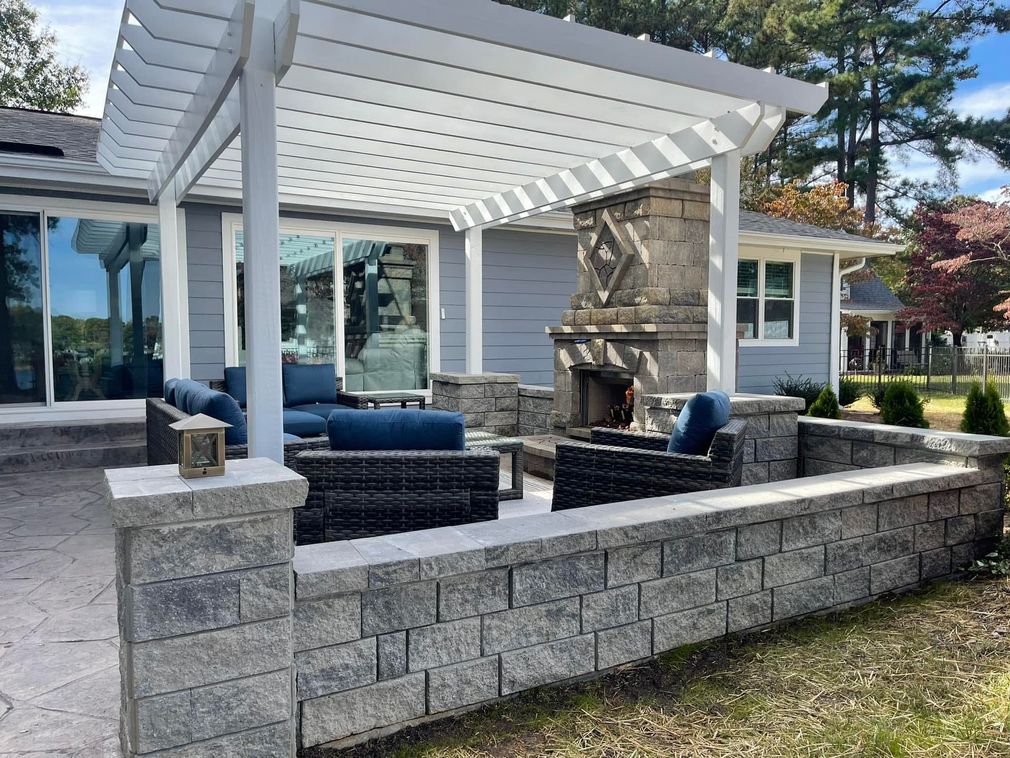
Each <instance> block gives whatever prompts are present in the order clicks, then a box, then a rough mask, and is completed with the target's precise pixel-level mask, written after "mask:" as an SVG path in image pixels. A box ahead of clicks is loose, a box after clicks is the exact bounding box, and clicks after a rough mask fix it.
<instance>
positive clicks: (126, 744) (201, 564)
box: [106, 458, 308, 758]
mask: <svg viewBox="0 0 1010 758" xmlns="http://www.w3.org/2000/svg"><path fill="white" fill-rule="evenodd" d="M177 471H178V469H177V467H176V466H174V465H169V466H150V467H143V468H130V469H112V470H109V471H107V472H106V483H107V502H108V505H109V509H110V511H111V514H112V522H113V525H114V526H115V528H116V585H117V590H118V595H119V639H120V648H119V649H120V656H119V660H120V664H119V668H120V680H121V693H122V694H121V703H122V710H121V716H120V737H121V742H122V749H123V755H125V756H127V757H128V758H133V756H143V755H148V754H152V753H156V754H157V755H158V756H180V757H181V756H195V755H254V754H255V755H270V756H294V755H295V725H296V719H295V708H294V703H295V701H294V698H293V686H294V685H293V682H294V664H293V662H294V652H293V645H292V608H293V605H294V583H293V574H292V568H291V559H292V556H293V554H294V542H293V539H292V511H291V509H292V508H295V507H298V506H300V505H302V504H303V503H304V502H305V497H306V495H307V494H308V483H307V482H306V481H305V479H304V478H303V477H301V476H299V475H298V474H295V473H294V472H293V471H290V470H289V469H286V468H284V467H283V466H281V465H280V464H277V463H275V462H273V461H271V460H269V459H266V458H253V459H248V460H236V461H229V462H228V468H227V472H226V473H225V475H224V476H220V477H213V478H206V479H190V480H186V479H182V478H181V477H179V476H178V473H177ZM162 751H163V752H162Z"/></svg>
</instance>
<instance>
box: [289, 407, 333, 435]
mask: <svg viewBox="0 0 1010 758" xmlns="http://www.w3.org/2000/svg"><path fill="white" fill-rule="evenodd" d="M325 431H326V420H325V419H322V418H320V417H319V416H316V415H314V414H312V413H305V411H293V410H291V409H290V408H285V409H284V433H285V434H294V435H295V436H297V437H318V436H319V435H321V434H322V433H323V432H325Z"/></svg>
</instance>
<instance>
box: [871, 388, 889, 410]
mask: <svg viewBox="0 0 1010 758" xmlns="http://www.w3.org/2000/svg"><path fill="white" fill-rule="evenodd" d="M887 386H888V385H886V384H877V385H875V386H874V387H873V389H872V390H870V391H869V393H868V394H869V396H870V402H871V403H873V407H874V408H876V409H877V410H878V411H879V410H880V407H881V406H882V405H883V404H884V393H885V392H887Z"/></svg>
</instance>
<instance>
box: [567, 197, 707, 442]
mask: <svg viewBox="0 0 1010 758" xmlns="http://www.w3.org/2000/svg"><path fill="white" fill-rule="evenodd" d="M708 209H709V204H708V187H706V186H702V185H697V184H692V183H690V182H687V181H683V180H680V179H668V180H666V181H663V182H659V183H657V184H654V185H651V186H649V187H643V188H640V189H636V190H632V191H629V192H626V193H623V194H620V195H615V196H613V197H609V198H604V199H601V200H599V201H594V202H592V203H588V204H586V205H582V206H578V207H576V208H575V209H574V223H575V229H576V231H577V232H578V244H579V250H578V265H579V274H578V284H577V292H576V293H575V294H574V295H573V296H572V302H571V305H572V307H571V310H567V311H565V312H564V313H563V314H562V319H561V325H560V326H553V327H548V329H547V332H548V334H549V335H550V337H551V339H553V340H554V390H555V392H554V410H553V413H552V416H551V422H552V424H553V426H554V427H555V428H560V429H562V430H564V429H568V428H572V427H577V426H583V425H585V424H586V423H587V421H588V422H592V421H595V420H596V419H592V418H588V417H587V416H590V415H594V414H593V411H592V409H590V410H589V412H588V413H586V412H584V409H583V406H582V404H583V401H584V400H586V398H587V396H588V397H590V398H591V397H592V396H591V395H589V394H588V393H587V392H586V391H585V390H586V386H587V382H586V380H585V377H584V376H583V374H584V372H590V373H591V374H599V375H601V376H604V377H613V376H627V377H629V378H630V381H631V384H632V386H633V387H634V391H635V397H636V398H642V397H645V396H646V395H653V394H662V393H670V392H696V391H700V390H704V389H705V388H706V382H707V376H706V362H705V354H706V344H707V336H708V312H707V303H708V256H709V241H708ZM590 384H591V383H590ZM634 419H635V423H634V426H635V428H643V429H644V428H645V416H644V409H643V407H642V405H641V403H636V405H635V413H634Z"/></svg>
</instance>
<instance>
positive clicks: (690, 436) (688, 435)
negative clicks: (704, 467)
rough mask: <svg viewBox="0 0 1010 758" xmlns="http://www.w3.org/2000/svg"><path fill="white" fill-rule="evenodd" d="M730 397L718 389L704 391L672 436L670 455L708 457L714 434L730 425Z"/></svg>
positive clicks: (683, 414) (687, 408) (682, 415)
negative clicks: (684, 454)
mask: <svg viewBox="0 0 1010 758" xmlns="http://www.w3.org/2000/svg"><path fill="white" fill-rule="evenodd" d="M729 411H730V403H729V395H727V394H726V393H725V392H720V391H719V390H713V391H711V392H701V393H699V394H697V395H695V396H694V397H692V398H691V399H690V400H688V401H687V404H686V405H685V406H684V409H683V410H682V411H681V412H680V415H679V416H677V423H676V425H675V426H674V427H673V434H672V435H670V445H669V447H668V448H667V450H668V451H669V452H671V453H686V454H688V455H707V454H708V449H709V447H710V446H711V445H712V438H713V437H715V433H716V432H717V431H719V430H720V429H721V428H722V427H724V426H726V424H727V423H728V422H729Z"/></svg>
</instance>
